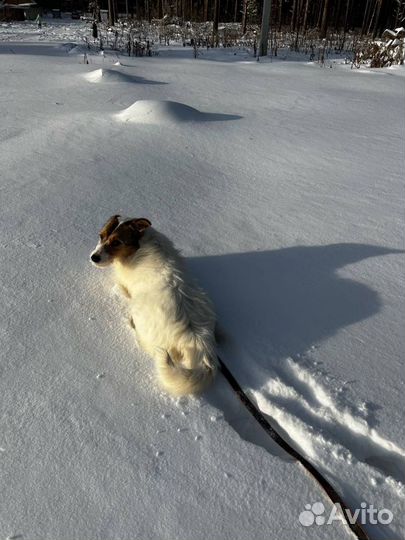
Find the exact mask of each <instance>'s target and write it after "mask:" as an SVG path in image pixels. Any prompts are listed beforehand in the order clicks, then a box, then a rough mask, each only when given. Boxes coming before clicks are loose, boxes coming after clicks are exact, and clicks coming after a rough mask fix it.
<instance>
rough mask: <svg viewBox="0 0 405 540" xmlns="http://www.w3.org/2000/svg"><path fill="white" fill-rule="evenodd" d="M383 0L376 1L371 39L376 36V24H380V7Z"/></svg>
mask: <svg viewBox="0 0 405 540" xmlns="http://www.w3.org/2000/svg"><path fill="white" fill-rule="evenodd" d="M382 3H383V0H377V9H376V11H377V12H376V15H375V22H374V30H373V39H375V38H376V36H377V31H378V23H379V22H380V13H381V6H382Z"/></svg>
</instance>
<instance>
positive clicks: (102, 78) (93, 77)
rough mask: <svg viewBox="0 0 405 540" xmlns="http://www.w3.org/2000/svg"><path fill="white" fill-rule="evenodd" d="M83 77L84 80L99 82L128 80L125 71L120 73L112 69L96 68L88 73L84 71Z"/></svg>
mask: <svg viewBox="0 0 405 540" xmlns="http://www.w3.org/2000/svg"><path fill="white" fill-rule="evenodd" d="M83 77H84V78H85V79H86V81H88V82H91V83H99V82H127V81H128V75H126V74H125V73H120V72H119V71H115V70H113V69H103V68H100V69H96V70H95V71H90V72H89V73H85V74H84V75H83Z"/></svg>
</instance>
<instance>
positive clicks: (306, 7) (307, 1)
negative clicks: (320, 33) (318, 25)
mask: <svg viewBox="0 0 405 540" xmlns="http://www.w3.org/2000/svg"><path fill="white" fill-rule="evenodd" d="M308 12H309V0H306V2H305V11H304V21H303V23H302V26H303V28H304V34H305V32H306V31H307V26H308Z"/></svg>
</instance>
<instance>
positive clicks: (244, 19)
mask: <svg viewBox="0 0 405 540" xmlns="http://www.w3.org/2000/svg"><path fill="white" fill-rule="evenodd" d="M247 8H248V0H243V12H242V35H243V34H246V26H247Z"/></svg>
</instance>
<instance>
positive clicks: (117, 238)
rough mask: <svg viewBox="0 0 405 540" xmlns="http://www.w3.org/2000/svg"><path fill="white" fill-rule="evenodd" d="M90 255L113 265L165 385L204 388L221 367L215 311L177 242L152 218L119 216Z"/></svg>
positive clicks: (180, 390)
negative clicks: (190, 272)
mask: <svg viewBox="0 0 405 540" xmlns="http://www.w3.org/2000/svg"><path fill="white" fill-rule="evenodd" d="M90 258H91V261H92V263H93V264H94V265H95V266H97V267H105V266H109V265H112V267H113V269H114V271H115V278H116V282H117V285H118V286H119V288H120V289H121V291H122V292H123V294H124V295H125V296H126V297H127V299H128V304H129V311H130V316H131V323H132V325H133V327H134V328H135V330H136V333H137V338H138V342H139V344H140V346H141V347H142V348H143V349H144V350H145V351H146V352H147V353H148V354H149V355H150V356H152V358H154V359H155V361H156V365H157V373H158V378H159V381H160V383H161V385H162V386H163V388H164V389H165V390H167V391H168V392H169V393H171V394H173V395H185V394H195V393H199V392H201V391H202V390H203V389H204V388H205V387H206V386H207V385H208V384H209V383H210V382H211V381H212V379H213V378H214V376H215V373H216V371H217V356H216V352H215V313H214V309H213V306H212V303H211V301H210V300H209V298H208V297H207V295H206V294H205V293H204V292H203V291H202V290H201V289H200V288H199V287H198V286H197V285H196V284H195V283H194V282H193V281H192V280H191V279H190V277H189V276H188V275H187V272H186V270H185V268H184V262H183V260H182V258H181V256H180V254H179V252H178V251H177V250H176V249H175V247H174V246H173V244H172V242H171V241H170V240H169V239H168V238H166V237H165V236H164V235H163V234H161V233H159V232H158V231H156V230H155V229H153V228H152V226H151V222H150V221H149V220H147V219H144V218H140V219H132V218H131V219H127V218H125V219H123V218H121V217H120V216H118V215H116V216H112V217H111V218H110V219H109V220H108V221H107V223H106V224H105V225H104V227H103V228H102V229H101V231H100V240H99V242H98V244H97V246H96V248H95V250H94V251H93V252H92V254H91V257H90Z"/></svg>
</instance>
